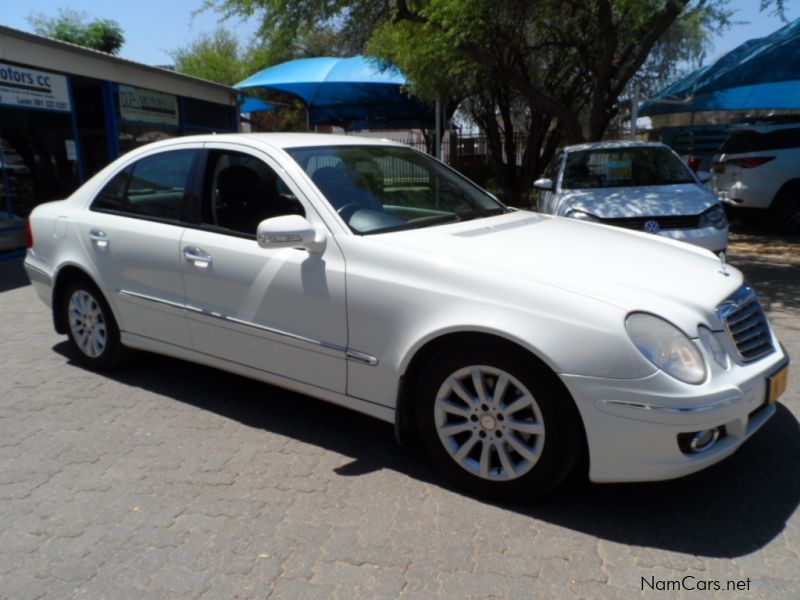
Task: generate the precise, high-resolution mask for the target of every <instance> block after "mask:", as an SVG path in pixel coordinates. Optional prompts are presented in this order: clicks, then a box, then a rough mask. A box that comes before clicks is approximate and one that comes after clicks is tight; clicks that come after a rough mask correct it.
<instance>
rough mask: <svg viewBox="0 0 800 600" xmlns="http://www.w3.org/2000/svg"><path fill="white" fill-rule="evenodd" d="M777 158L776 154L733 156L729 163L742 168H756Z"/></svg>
mask: <svg viewBox="0 0 800 600" xmlns="http://www.w3.org/2000/svg"><path fill="white" fill-rule="evenodd" d="M771 160H775V157H774V156H750V157H748V158H732V159H730V160H729V161H728V163H730V164H732V165H736V166H737V167H741V168H742V169H755V168H756V167H760V166H761V165H763V164H764V163H768V162H769V161H771Z"/></svg>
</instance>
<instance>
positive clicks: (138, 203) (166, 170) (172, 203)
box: [92, 150, 197, 221]
mask: <svg viewBox="0 0 800 600" xmlns="http://www.w3.org/2000/svg"><path fill="white" fill-rule="evenodd" d="M196 157H197V150H173V151H169V152H162V153H160V154H154V155H152V156H148V157H145V158H143V159H141V160H139V161H137V162H135V163H134V164H133V165H130V166H128V167H126V168H125V169H124V170H123V171H121V172H119V173H117V175H115V176H114V177H113V178H112V179H111V181H109V182H108V183H107V184H106V186H105V187H104V188H103V189H102V190H101V191H100V193H99V194H98V195H97V197H95V199H94V202H92V210H101V211H110V212H118V213H123V214H126V215H130V216H139V217H145V218H154V219H160V220H161V219H163V220H167V221H180V220H181V216H182V211H183V208H184V198H185V196H186V192H187V188H188V186H189V178H190V175H191V173H192V167H193V165H194V161H195V158H196Z"/></svg>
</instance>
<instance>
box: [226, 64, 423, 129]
mask: <svg viewBox="0 0 800 600" xmlns="http://www.w3.org/2000/svg"><path fill="white" fill-rule="evenodd" d="M405 83H406V79H405V77H404V76H403V74H402V73H401V72H400V71H399V70H398V69H397V68H395V67H393V66H391V65H384V64H381V63H380V62H379V61H377V60H375V59H370V58H366V57H363V56H354V57H352V58H332V57H321V58H302V59H298V60H292V61H289V62H285V63H281V64H279V65H275V66H274V67H269V68H267V69H264V70H262V71H259V72H258V73H255V74H254V75H251V76H250V77H248V78H247V79H245V80H244V81H241V82H239V83H237V84H236V86H234V87H237V88H239V89H241V90H253V89H258V88H260V89H264V90H272V91H278V92H284V93H287V94H291V95H293V96H296V97H298V98H300V99H301V100H302V101H303V102H304V103H305V105H306V107H307V108H308V120H309V124H310V125H312V126H313V125H339V126H341V127H344V128H345V129H353V128H356V127H358V128H375V129H378V128H395V127H432V126H433V123H434V118H435V117H434V114H435V113H434V108H433V107H432V106H429V105H427V104H424V103H422V102H420V101H419V100H417V99H415V98H413V97H411V96H410V95H409V94H408V92H406V91H405V90H404V89H403V86H404V85H405Z"/></svg>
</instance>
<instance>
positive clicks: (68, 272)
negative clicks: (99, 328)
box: [51, 263, 119, 335]
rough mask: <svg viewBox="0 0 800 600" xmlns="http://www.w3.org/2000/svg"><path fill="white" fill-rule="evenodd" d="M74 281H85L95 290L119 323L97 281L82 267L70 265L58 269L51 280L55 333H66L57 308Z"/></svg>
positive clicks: (60, 312)
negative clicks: (65, 291)
mask: <svg viewBox="0 0 800 600" xmlns="http://www.w3.org/2000/svg"><path fill="white" fill-rule="evenodd" d="M75 281H85V282H87V283H88V284H89V285H91V286H92V287H93V288H95V289H96V290H97V291H98V293H100V294H101V295H102V296H103V298H104V299H105V301H106V304H108V306H109V308H110V309H111V313H112V315H113V316H114V319H116V320H117V322H119V319H118V318H117V314H116V311H115V310H114V306H113V305H112V303H111V302H110V300H109V298H108V296H107V295H106V294H105V293H104V292H103V290H102V288H101V287H100V286H99V285H98V284H97V281H95V279H94V277H92V276H91V275H90V274H89V273H87V272H86V270H85V269H83V268H82V267H80V266H78V265H75V264H71V263H70V264H65V265H62V266H61V267H59V269H58V271H57V272H56V274H55V277H54V278H53V296H52V302H51V306H52V311H53V325H54V327H55V330H56V332H57V333H60V334H62V335H63V334H66V333H67V323H66V322H65V321H64V316H63V314H62V311H61V310H59V308H60V306H61V297H62V295H63V294H64V290H65V289H67V287H68V286H69V285H70V284H71V283H73V282H75Z"/></svg>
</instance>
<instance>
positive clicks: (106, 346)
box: [59, 280, 127, 371]
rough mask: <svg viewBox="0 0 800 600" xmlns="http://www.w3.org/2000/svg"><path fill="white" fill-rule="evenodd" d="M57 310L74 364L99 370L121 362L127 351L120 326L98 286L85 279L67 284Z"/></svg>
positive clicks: (111, 367)
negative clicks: (120, 334) (63, 324)
mask: <svg viewBox="0 0 800 600" xmlns="http://www.w3.org/2000/svg"><path fill="white" fill-rule="evenodd" d="M81 307H82V308H81ZM59 310H61V311H62V315H63V318H64V323H65V324H66V328H67V337H68V339H69V345H70V347H71V349H72V353H73V355H74V357H75V361H76V362H78V363H79V364H81V365H82V366H84V367H87V368H89V369H93V370H98V371H99V370H108V369H113V368H115V367H117V366H119V365H120V364H122V363H123V362H124V360H125V358H126V357H127V351H126V349H125V347H124V346H123V345H122V343H121V342H120V336H119V327H117V322H116V320H115V319H114V314H113V313H112V312H111V308H110V307H109V306H108V302H106V299H105V298H104V297H103V294H102V293H101V292H100V290H99V289H97V286H95V285H94V284H93V283H90V282H88V281H85V280H79V281H73V282H71V283H69V284H68V285H67V286H66V287H65V288H64V293H63V294H62V295H61V300H60V308H59ZM81 312H82V314H81Z"/></svg>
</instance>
